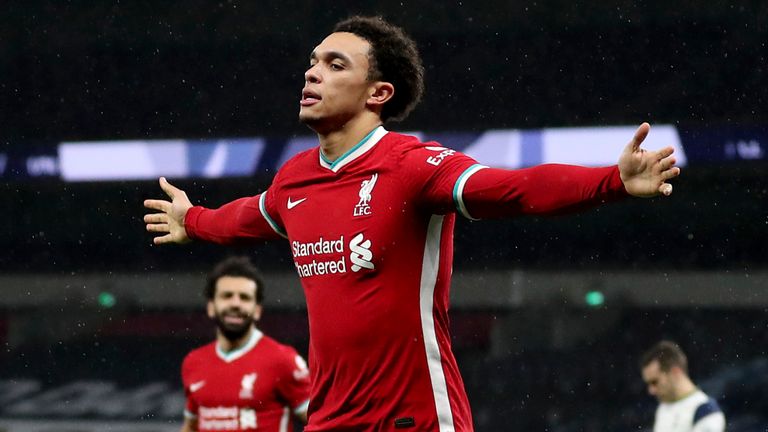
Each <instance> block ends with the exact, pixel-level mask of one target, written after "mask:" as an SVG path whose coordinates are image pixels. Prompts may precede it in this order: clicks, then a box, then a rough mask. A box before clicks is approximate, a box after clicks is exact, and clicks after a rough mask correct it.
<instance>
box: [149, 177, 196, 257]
mask: <svg viewBox="0 0 768 432" xmlns="http://www.w3.org/2000/svg"><path fill="white" fill-rule="evenodd" d="M160 188H161V189H162V190H163V192H165V194H166V195H168V197H169V198H170V199H171V200H170V201H167V200H154V199H148V200H144V207H146V208H148V209H151V210H157V211H159V213H149V214H145V215H144V223H146V224H147V231H149V232H154V233H160V234H164V235H159V236H157V237H155V238H154V243H155V244H156V245H159V244H165V243H187V242H189V241H191V239H190V238H189V236H188V235H187V230H186V229H185V228H184V218H185V217H186V216H187V211H188V210H189V209H190V208H192V202H191V201H189V198H187V194H186V193H185V192H184V191H183V190H181V189H179V188H177V187H176V186H174V185H172V184H170V183H168V180H166V179H165V177H160Z"/></svg>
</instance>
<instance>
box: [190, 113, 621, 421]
mask: <svg viewBox="0 0 768 432" xmlns="http://www.w3.org/2000/svg"><path fill="white" fill-rule="evenodd" d="M625 194H626V192H624V188H623V185H622V183H621V180H620V179H619V176H618V170H617V168H616V167H608V168H583V167H573V166H563V165H559V166H553V165H549V166H540V167H535V168H530V169H525V170H514V171H510V170H500V169H493V168H487V167H484V166H481V165H478V164H477V162H476V161H475V160H473V159H472V158H470V157H468V156H466V155H463V154H461V153H459V152H456V151H454V150H451V149H447V148H445V147H442V146H440V145H439V144H437V143H421V142H419V141H418V140H417V139H416V138H415V137H411V136H406V135H401V134H397V133H392V132H387V131H386V130H385V129H384V128H383V127H378V128H376V129H375V130H374V131H372V132H371V134H369V136H367V137H366V138H365V139H363V140H362V141H361V142H360V143H358V144H357V145H356V146H354V147H353V148H352V149H350V150H349V151H348V152H347V153H345V154H344V155H342V156H341V157H340V158H339V159H337V160H336V161H333V162H331V161H328V160H326V159H325V158H324V157H323V155H322V153H321V152H320V151H319V148H314V149H312V150H308V151H306V152H303V153H300V154H298V155H297V156H295V157H294V158H292V159H291V160H289V161H288V162H287V163H286V164H285V165H284V166H283V167H282V168H281V169H280V170H279V171H278V173H277V175H276V177H275V179H274V181H273V184H272V185H271V186H270V188H269V189H268V190H267V191H265V192H264V193H262V194H261V195H258V196H255V197H250V198H241V199H239V200H236V201H233V202H231V203H229V204H226V205H224V206H222V207H221V208H219V209H217V210H210V209H204V208H201V207H194V208H192V209H190V210H189V212H188V213H187V217H186V220H185V224H186V229H187V232H188V234H189V235H190V237H192V238H196V239H203V240H208V241H214V242H218V243H224V244H231V243H235V242H242V241H247V240H255V239H274V238H280V237H285V238H287V239H288V241H289V244H290V248H291V251H292V253H293V257H294V265H295V267H296V271H297V273H298V274H299V276H300V277H301V283H302V286H303V287H304V292H305V295H306V300H307V308H308V313H309V325H310V351H309V360H310V362H309V363H310V370H311V371H312V393H311V397H310V406H309V424H308V425H307V427H306V429H305V430H306V431H385V430H394V429H398V430H399V429H406V430H407V429H411V430H419V431H427V430H428V431H441V432H447V431H471V430H472V418H471V413H470V409H469V403H468V400H467V396H466V393H465V391H464V385H463V382H462V380H461V376H460V375H459V370H458V367H457V365H456V361H455V359H454V356H453V354H452V353H451V347H450V335H449V332H448V330H449V322H448V306H449V305H448V300H449V292H448V290H449V286H450V278H451V271H452V269H451V266H452V260H453V228H454V222H455V214H456V212H459V213H461V214H463V215H464V216H465V217H468V218H478V217H502V216H512V215H517V214H521V213H535V214H551V213H558V212H562V211H569V210H573V209H576V208H579V207H582V206H585V205H594V204H597V203H599V202H602V201H605V200H609V199H615V198H618V197H620V196H624V195H625Z"/></svg>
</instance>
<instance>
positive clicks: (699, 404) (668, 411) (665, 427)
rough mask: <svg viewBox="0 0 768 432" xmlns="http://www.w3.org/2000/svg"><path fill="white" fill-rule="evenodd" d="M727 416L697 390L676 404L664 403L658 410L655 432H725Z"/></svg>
mask: <svg viewBox="0 0 768 432" xmlns="http://www.w3.org/2000/svg"><path fill="white" fill-rule="evenodd" d="M723 431H725V416H724V415H723V412H722V411H721V410H720V407H719V406H718V405H717V402H716V401H715V400H714V399H712V398H710V397H709V396H707V395H706V394H705V393H704V392H702V391H701V390H696V391H695V392H693V393H692V394H691V395H690V396H687V397H685V398H683V399H680V400H679V401H675V402H662V403H660V404H659V407H658V408H657V409H656V421H655V422H654V424H653V432H723Z"/></svg>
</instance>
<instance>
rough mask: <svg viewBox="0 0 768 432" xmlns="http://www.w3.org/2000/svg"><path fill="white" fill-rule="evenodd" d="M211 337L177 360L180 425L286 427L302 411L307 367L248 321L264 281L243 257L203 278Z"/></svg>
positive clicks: (186, 429) (185, 431) (256, 310)
mask: <svg viewBox="0 0 768 432" xmlns="http://www.w3.org/2000/svg"><path fill="white" fill-rule="evenodd" d="M205 296H206V298H207V299H208V304H207V312H208V316H209V317H210V318H211V319H212V320H214V321H215V322H216V341H214V342H212V343H210V344H208V345H205V346H202V347H200V348H197V349H195V350H193V351H192V352H190V353H189V354H188V355H187V356H186V358H184V363H183V364H182V368H181V375H182V381H183V383H184V392H185V393H186V395H187V404H186V409H185V410H184V425H183V426H182V429H181V430H182V432H191V431H236V432H239V431H259V432H261V431H264V432H286V431H292V430H293V428H292V425H291V415H293V416H295V417H296V418H298V419H299V420H301V421H302V422H306V419H307V406H308V404H309V401H308V398H309V371H308V369H307V366H306V363H305V362H304V359H302V358H301V356H299V355H298V354H297V353H296V351H295V350H294V349H293V348H291V347H289V346H286V345H282V344H280V343H278V342H276V341H275V340H274V339H272V338H270V337H269V336H266V335H264V334H263V333H262V332H261V331H259V329H257V328H256V327H255V326H254V323H255V322H256V321H258V320H259V318H260V317H261V311H262V306H261V304H262V301H263V298H264V283H263V281H262V279H261V277H260V276H259V274H258V272H257V271H256V269H255V268H254V266H253V265H252V264H251V262H250V260H249V259H248V258H247V257H232V258H228V259H226V260H224V261H222V262H220V263H219V264H218V265H216V267H215V268H214V269H213V271H212V272H211V273H210V275H209V276H208V281H207V284H206V286H205Z"/></svg>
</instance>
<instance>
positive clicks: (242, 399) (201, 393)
mask: <svg viewBox="0 0 768 432" xmlns="http://www.w3.org/2000/svg"><path fill="white" fill-rule="evenodd" d="M188 388H189V392H190V394H191V396H192V397H195V398H196V399H197V400H198V401H199V403H201V404H204V405H209V406H210V405H211V404H214V405H215V404H219V405H234V406H242V405H249V404H250V403H251V402H253V401H263V400H267V399H269V398H270V396H271V395H272V394H273V393H274V373H273V372H271V371H270V370H269V369H268V368H263V367H259V366H258V365H251V366H249V367H242V366H240V367H227V366H223V367H210V368H201V369H200V370H199V371H197V372H196V373H194V374H192V375H191V376H190V384H189V387H188Z"/></svg>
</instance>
